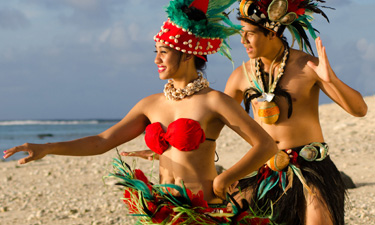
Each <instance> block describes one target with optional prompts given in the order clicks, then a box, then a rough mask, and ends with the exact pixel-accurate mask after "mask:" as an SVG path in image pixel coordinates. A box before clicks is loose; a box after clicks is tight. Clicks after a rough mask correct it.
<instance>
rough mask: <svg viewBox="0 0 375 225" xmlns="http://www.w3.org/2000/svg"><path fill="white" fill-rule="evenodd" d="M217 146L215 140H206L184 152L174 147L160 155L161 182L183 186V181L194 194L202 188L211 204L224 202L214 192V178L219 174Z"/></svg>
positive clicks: (205, 197)
mask: <svg viewBox="0 0 375 225" xmlns="http://www.w3.org/2000/svg"><path fill="white" fill-rule="evenodd" d="M215 147H216V146H215V142H211V141H205V142H204V143H202V144H201V145H200V147H199V149H196V150H193V151H189V152H183V151H180V150H178V149H175V148H173V147H171V148H170V149H168V150H167V151H165V152H164V153H163V155H161V156H160V167H159V173H160V184H176V185H179V186H182V183H183V184H184V185H185V187H186V188H188V189H190V190H191V191H192V193H194V194H196V193H198V192H199V191H200V190H202V191H203V195H204V199H205V200H206V201H207V202H208V203H209V204H220V203H222V200H221V199H219V198H217V197H216V196H215V195H214V192H213V180H214V179H215V177H216V176H217V172H216V168H215V162H214V160H215ZM172 159H173V160H172ZM173 194H176V195H178V193H173Z"/></svg>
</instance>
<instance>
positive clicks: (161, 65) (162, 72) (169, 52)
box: [155, 42, 182, 80]
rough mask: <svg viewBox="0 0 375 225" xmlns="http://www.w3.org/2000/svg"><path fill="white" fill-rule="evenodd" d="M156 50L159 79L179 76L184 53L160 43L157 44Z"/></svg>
mask: <svg viewBox="0 0 375 225" xmlns="http://www.w3.org/2000/svg"><path fill="white" fill-rule="evenodd" d="M155 49H156V51H155V53H156V56H155V64H156V65H157V66H158V72H159V78H160V79H162V80H165V79H170V78H173V77H175V76H178V74H179V68H180V60H181V55H182V53H180V52H179V51H177V50H175V49H173V48H170V47H169V46H168V45H166V44H162V43H160V42H156V45H155Z"/></svg>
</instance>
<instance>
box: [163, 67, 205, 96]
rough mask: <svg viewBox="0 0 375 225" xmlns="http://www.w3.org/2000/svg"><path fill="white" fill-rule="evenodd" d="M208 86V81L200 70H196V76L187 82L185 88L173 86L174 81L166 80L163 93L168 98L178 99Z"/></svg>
mask: <svg viewBox="0 0 375 225" xmlns="http://www.w3.org/2000/svg"><path fill="white" fill-rule="evenodd" d="M208 86H209V82H208V80H207V79H206V78H204V77H203V73H202V72H198V78H197V79H195V80H193V81H192V82H190V83H188V84H187V85H186V87H185V88H175V87H174V81H173V80H172V79H170V80H168V83H166V84H165V86H164V95H165V97H167V99H168V100H174V101H179V100H182V99H184V98H185V97H187V96H190V95H193V94H195V93H197V92H199V91H201V90H202V89H204V88H206V87H208Z"/></svg>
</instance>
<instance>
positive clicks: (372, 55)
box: [357, 38, 375, 62]
mask: <svg viewBox="0 0 375 225" xmlns="http://www.w3.org/2000/svg"><path fill="white" fill-rule="evenodd" d="M357 48H358V50H359V52H360V55H361V58H362V59H364V60H366V61H372V62H375V44H374V43H369V42H368V41H367V40H366V39H364V38H361V39H360V40H359V41H358V42H357Z"/></svg>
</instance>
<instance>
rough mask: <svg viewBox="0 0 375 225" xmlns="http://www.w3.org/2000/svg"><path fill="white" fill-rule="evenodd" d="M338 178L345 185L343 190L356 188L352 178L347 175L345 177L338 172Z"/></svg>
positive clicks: (342, 173)
mask: <svg viewBox="0 0 375 225" xmlns="http://www.w3.org/2000/svg"><path fill="white" fill-rule="evenodd" d="M340 176H341V178H342V180H343V181H344V184H345V189H353V188H356V186H355V184H354V182H353V180H352V178H350V177H349V176H348V175H346V174H345V173H344V172H342V171H340Z"/></svg>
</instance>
